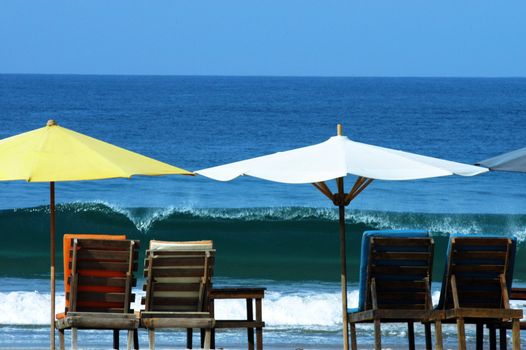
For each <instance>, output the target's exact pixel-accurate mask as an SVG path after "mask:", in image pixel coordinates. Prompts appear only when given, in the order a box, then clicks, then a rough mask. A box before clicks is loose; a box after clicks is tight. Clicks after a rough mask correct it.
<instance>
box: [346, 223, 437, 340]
mask: <svg viewBox="0 0 526 350" xmlns="http://www.w3.org/2000/svg"><path fill="white" fill-rule="evenodd" d="M372 232H373V235H372V236H368V235H364V238H363V240H364V241H362V247H363V246H364V245H368V246H369V249H368V254H366V255H367V256H366V257H364V255H363V254H364V252H363V251H362V262H363V261H364V259H365V261H367V264H366V266H367V270H366V278H365V281H363V280H362V281H361V283H363V284H364V286H362V287H364V288H361V290H360V293H361V296H360V299H362V300H363V305H361V306H360V307H359V308H358V309H354V310H353V309H350V310H349V314H348V320H349V323H350V329H351V347H352V349H353V350H356V348H357V340H356V326H355V325H356V323H374V334H375V349H377V350H380V349H381V347H382V342H381V329H380V327H381V323H385V322H388V323H406V322H407V323H408V330H409V331H408V336H409V349H414V347H415V344H414V328H413V327H414V322H424V321H427V319H428V316H429V313H430V312H431V310H432V307H433V304H432V300H431V292H430V290H431V289H430V281H431V271H432V262H433V249H434V242H433V239H432V238H429V237H425V236H427V233H422V232H421V233H415V232H393V231H391V232H389V233H388V234H387V235H382V234H381V233H380V234H379V233H374V231H372ZM397 235H398V236H397ZM365 240H367V241H365ZM362 294H364V295H362ZM428 331H429V329H428V328H426V333H427V332H428ZM427 340H428V337H427V336H426V341H427Z"/></svg>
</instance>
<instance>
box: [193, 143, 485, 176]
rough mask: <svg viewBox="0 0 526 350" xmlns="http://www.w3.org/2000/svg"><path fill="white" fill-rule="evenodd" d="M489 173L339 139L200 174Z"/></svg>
mask: <svg viewBox="0 0 526 350" xmlns="http://www.w3.org/2000/svg"><path fill="white" fill-rule="evenodd" d="M487 171H488V169H486V168H483V167H479V166H474V165H468V164H463V163H457V162H451V161H447V160H442V159H438V158H432V157H426V156H421V155H418V154H414V153H408V152H403V151H398V150H394V149H390V148H384V147H378V146H373V145H368V144H365V143H360V142H355V141H352V140H350V139H349V138H348V137H346V136H333V137H331V138H330V139H328V140H327V141H325V142H322V143H319V144H316V145H312V146H307V147H302V148H297V149H294V150H290V151H286V152H278V153H274V154H270V155H266V156H262V157H256V158H252V159H247V160H243V161H239V162H234V163H229V164H225V165H220V166H216V167H212V168H207V169H202V170H198V171H196V173H197V174H200V175H203V176H206V177H209V178H212V179H215V180H219V181H230V180H233V179H235V178H236V177H238V176H241V175H249V176H253V177H257V178H261V179H265V180H269V181H275V182H282V183H290V184H301V183H314V182H321V181H327V180H332V179H336V178H340V177H344V176H346V175H347V174H351V175H356V176H361V177H366V178H369V179H377V180H414V179H425V178H431V177H438V176H448V175H453V174H456V175H462V176H473V175H478V174H481V173H484V172H487Z"/></svg>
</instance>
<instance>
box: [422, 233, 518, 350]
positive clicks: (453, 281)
mask: <svg viewBox="0 0 526 350" xmlns="http://www.w3.org/2000/svg"><path fill="white" fill-rule="evenodd" d="M516 246H517V240H516V238H514V237H503V236H487V235H462V234H453V235H451V236H450V239H449V244H448V250H447V262H446V268H445V270H444V279H443V281H442V289H441V292H440V300H439V303H438V305H437V307H436V308H435V311H434V313H433V315H432V316H431V319H432V320H434V321H435V325H436V328H437V334H436V342H437V344H436V347H437V349H442V333H441V324H442V323H452V322H456V324H457V335H458V348H459V349H460V350H465V349H466V336H465V326H464V325H465V324H466V323H469V324H475V325H477V349H482V339H483V337H482V336H483V334H482V333H483V329H484V328H483V326H484V324H491V323H499V322H502V321H503V320H510V319H511V320H512V325H513V326H512V329H513V349H514V350H519V349H520V336H519V320H520V319H521V318H522V310H515V309H510V305H509V293H510V289H511V282H512V277H513V266H514V263H515V261H514V260H515V250H516Z"/></svg>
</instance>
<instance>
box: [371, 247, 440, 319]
mask: <svg viewBox="0 0 526 350" xmlns="http://www.w3.org/2000/svg"><path fill="white" fill-rule="evenodd" d="M433 251H434V242H433V239H432V238H430V237H372V238H370V250H369V263H368V267H367V285H368V286H369V288H368V291H367V294H366V295H367V296H366V304H365V308H366V309H371V308H373V293H372V291H371V288H370V287H371V286H372V284H375V290H376V303H377V307H378V309H411V310H429V309H431V308H432V300H431V293H430V287H431V286H430V283H431V271H432V264H433Z"/></svg>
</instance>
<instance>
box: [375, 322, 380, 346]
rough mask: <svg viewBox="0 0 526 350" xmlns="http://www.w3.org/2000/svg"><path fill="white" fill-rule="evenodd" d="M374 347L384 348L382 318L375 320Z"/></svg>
mask: <svg viewBox="0 0 526 350" xmlns="http://www.w3.org/2000/svg"><path fill="white" fill-rule="evenodd" d="M374 349H375V350H382V329H381V327H380V320H374Z"/></svg>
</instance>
